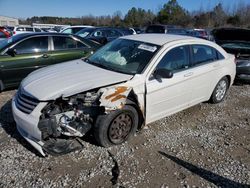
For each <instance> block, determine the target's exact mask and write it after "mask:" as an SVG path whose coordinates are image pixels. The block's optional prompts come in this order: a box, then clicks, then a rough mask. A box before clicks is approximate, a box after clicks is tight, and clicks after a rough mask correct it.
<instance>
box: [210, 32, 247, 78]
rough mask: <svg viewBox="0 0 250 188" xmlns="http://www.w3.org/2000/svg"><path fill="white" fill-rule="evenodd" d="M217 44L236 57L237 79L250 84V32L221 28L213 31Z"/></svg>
mask: <svg viewBox="0 0 250 188" xmlns="http://www.w3.org/2000/svg"><path fill="white" fill-rule="evenodd" d="M212 34H213V36H214V39H215V42H216V43H217V44H219V45H220V46H221V47H222V48H224V50H226V51H227V52H228V53H231V54H234V55H235V57H236V67H237V69H236V70H237V71H236V79H238V80H241V81H247V82H250V30H249V29H241V28H220V29H214V30H213V31H212Z"/></svg>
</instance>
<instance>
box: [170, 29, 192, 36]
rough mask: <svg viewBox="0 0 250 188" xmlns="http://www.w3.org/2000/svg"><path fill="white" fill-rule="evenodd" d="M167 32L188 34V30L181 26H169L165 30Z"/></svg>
mask: <svg viewBox="0 0 250 188" xmlns="http://www.w3.org/2000/svg"><path fill="white" fill-rule="evenodd" d="M167 33H168V34H174V35H188V32H187V30H186V29H182V28H169V29H168V30H167Z"/></svg>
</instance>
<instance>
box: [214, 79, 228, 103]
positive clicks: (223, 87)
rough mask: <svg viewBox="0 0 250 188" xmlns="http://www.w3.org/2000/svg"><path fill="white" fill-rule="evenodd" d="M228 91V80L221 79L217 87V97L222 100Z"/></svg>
mask: <svg viewBox="0 0 250 188" xmlns="http://www.w3.org/2000/svg"><path fill="white" fill-rule="evenodd" d="M226 91H227V82H226V81H225V80H221V81H220V82H219V84H218V86H217V88H216V92H215V97H216V99H217V100H218V101H220V100H222V99H223V98H224V96H225V94H226Z"/></svg>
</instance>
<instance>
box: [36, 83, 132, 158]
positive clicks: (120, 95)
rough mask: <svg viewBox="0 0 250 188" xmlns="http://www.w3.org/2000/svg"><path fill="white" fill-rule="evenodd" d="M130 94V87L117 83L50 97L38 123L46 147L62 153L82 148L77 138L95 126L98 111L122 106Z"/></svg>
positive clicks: (51, 151) (48, 149) (57, 153)
mask: <svg viewBox="0 0 250 188" xmlns="http://www.w3.org/2000/svg"><path fill="white" fill-rule="evenodd" d="M131 94H133V92H132V90H131V88H129V87H125V86H116V87H107V88H101V89H95V90H91V91H87V92H83V93H80V94H76V95H73V96H69V97H60V98H58V99H56V100H54V101H50V102H49V103H48V104H47V105H46V106H45V107H44V108H43V110H42V111H41V112H42V115H41V116H40V120H39V123H38V128H39V130H40V131H41V133H42V135H41V137H42V140H43V142H44V143H45V144H44V146H43V148H44V150H45V151H47V152H48V153H50V154H52V155H53V154H54V155H60V154H65V153H69V152H71V151H73V150H76V149H79V148H81V147H82V144H81V140H80V139H77V138H79V137H83V136H84V135H86V133H88V132H89V131H90V130H91V129H92V128H93V126H94V125H95V122H96V119H97V117H98V116H99V115H107V114H109V113H110V112H112V111H115V110H116V109H122V108H123V106H125V104H127V103H128V101H130V100H128V99H129V97H130V95H131Z"/></svg>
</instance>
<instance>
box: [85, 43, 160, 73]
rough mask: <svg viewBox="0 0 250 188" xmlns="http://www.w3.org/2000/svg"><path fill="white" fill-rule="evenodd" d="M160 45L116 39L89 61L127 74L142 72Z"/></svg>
mask: <svg viewBox="0 0 250 188" xmlns="http://www.w3.org/2000/svg"><path fill="white" fill-rule="evenodd" d="M159 48H160V46H158V45H155V44H149V43H144V42H139V41H134V40H127V39H116V40H114V41H113V42H110V43H108V44H107V45H105V46H104V47H102V48H101V49H100V50H98V51H97V52H96V53H94V54H93V55H92V56H91V57H90V58H89V59H88V60H87V63H90V64H94V65H96V66H99V67H102V68H104V69H108V70H113V71H116V72H121V73H125V74H140V73H141V72H142V71H143V69H144V68H145V67H146V65H147V64H148V63H149V62H150V60H151V59H152V57H153V56H154V54H155V53H156V52H157V51H158V49H159Z"/></svg>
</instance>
